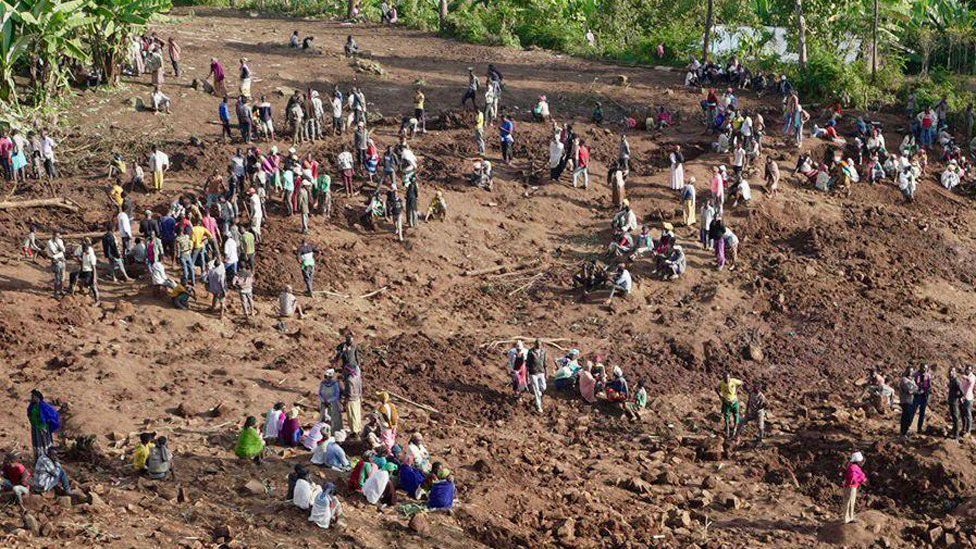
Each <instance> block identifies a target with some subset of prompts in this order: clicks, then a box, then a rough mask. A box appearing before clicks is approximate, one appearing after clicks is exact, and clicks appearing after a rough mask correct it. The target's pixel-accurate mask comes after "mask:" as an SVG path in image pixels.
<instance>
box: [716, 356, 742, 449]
mask: <svg viewBox="0 0 976 549" xmlns="http://www.w3.org/2000/svg"><path fill="white" fill-rule="evenodd" d="M739 387H742V381H741V380H739V379H735V378H734V377H732V373H731V372H725V379H723V380H722V382H721V383H719V384H718V391H717V392H718V397H719V398H720V399H721V400H722V421H723V423H724V425H725V438H729V436H730V435H731V436H732V437H735V436H737V435H738V431H739V397H738V395H737V394H736V393H737V391H738V389H739Z"/></svg>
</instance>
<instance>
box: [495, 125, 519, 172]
mask: <svg viewBox="0 0 976 549" xmlns="http://www.w3.org/2000/svg"><path fill="white" fill-rule="evenodd" d="M498 135H499V137H500V138H501V144H502V162H504V163H506V164H511V163H512V147H513V145H514V144H515V121H514V120H512V116H511V115H508V114H506V115H505V116H504V117H503V119H502V123H501V124H500V125H499V126H498Z"/></svg>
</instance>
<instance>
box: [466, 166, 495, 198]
mask: <svg viewBox="0 0 976 549" xmlns="http://www.w3.org/2000/svg"><path fill="white" fill-rule="evenodd" d="M471 181H472V183H474V184H475V185H477V186H478V187H481V188H482V189H485V190H487V191H490V190H491V189H492V186H493V185H494V180H493V178H492V167H491V162H489V161H488V159H487V158H479V159H478V160H477V161H476V162H475V163H474V173H473V174H472V175H471Z"/></svg>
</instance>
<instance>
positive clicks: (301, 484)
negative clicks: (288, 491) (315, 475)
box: [291, 465, 322, 511]
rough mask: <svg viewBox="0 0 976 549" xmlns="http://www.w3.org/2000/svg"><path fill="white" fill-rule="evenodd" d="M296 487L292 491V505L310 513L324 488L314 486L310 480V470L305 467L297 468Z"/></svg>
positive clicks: (297, 466)
mask: <svg viewBox="0 0 976 549" xmlns="http://www.w3.org/2000/svg"><path fill="white" fill-rule="evenodd" d="M294 475H295V483H294V484H295V486H294V488H293V489H292V499H291V502H292V504H294V505H295V507H298V508H299V509H303V510H305V511H308V510H310V509H311V508H312V506H313V505H314V504H315V498H316V497H317V496H318V495H319V493H320V492H321V491H322V487H321V486H319V485H317V484H314V483H313V482H312V481H311V480H310V479H309V478H308V476H309V475H308V470H307V469H305V468H304V467H301V468H299V465H296V466H295V473H294Z"/></svg>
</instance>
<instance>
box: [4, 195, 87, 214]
mask: <svg viewBox="0 0 976 549" xmlns="http://www.w3.org/2000/svg"><path fill="white" fill-rule="evenodd" d="M15 208H62V209H65V210H68V211H72V212H77V211H78V205H77V204H75V203H74V202H72V201H70V200H67V199H65V198H37V199H33V200H7V201H4V202H0V210H12V209H15Z"/></svg>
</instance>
